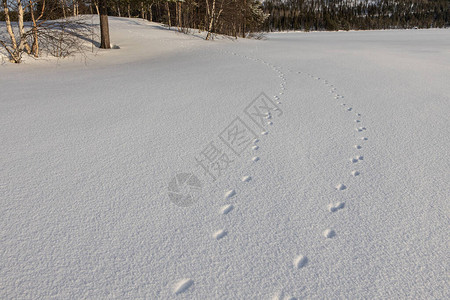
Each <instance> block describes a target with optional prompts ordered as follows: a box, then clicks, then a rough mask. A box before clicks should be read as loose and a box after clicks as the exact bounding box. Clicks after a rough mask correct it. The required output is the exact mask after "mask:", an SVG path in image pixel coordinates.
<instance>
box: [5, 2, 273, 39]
mask: <svg viewBox="0 0 450 300" xmlns="http://www.w3.org/2000/svg"><path fill="white" fill-rule="evenodd" d="M1 1H7V0H1ZM17 1H19V0H17ZM8 2H9V3H10V6H11V7H15V6H16V5H14V2H16V0H14V1H12V0H8ZM34 3H35V4H34V6H35V7H36V9H37V10H39V8H37V6H40V7H42V6H43V5H45V7H46V8H45V11H44V16H43V18H44V19H59V18H66V17H69V16H77V15H79V14H92V13H94V14H98V13H99V9H98V0H92V1H90V0H87V1H84V0H34ZM107 7H108V15H109V16H119V17H129V18H132V17H136V18H142V19H147V20H149V21H154V22H161V23H164V24H167V25H168V26H170V27H172V26H173V27H177V28H179V30H180V31H187V30H188V28H192V29H200V30H204V31H207V32H208V38H210V37H211V34H213V33H219V34H226V35H230V36H236V37H237V36H240V37H245V36H246V35H247V34H248V33H250V32H254V31H259V30H260V29H261V28H262V27H263V25H264V22H265V21H266V19H267V18H268V15H266V14H265V13H264V12H263V9H262V5H261V3H260V2H259V1H258V0H178V1H177V0H143V1H141V0H108V1H107ZM10 18H11V20H12V21H16V19H17V11H16V10H14V9H12V10H10ZM4 19H5V18H4V13H3V12H2V13H0V20H3V21H4ZM24 20H25V21H29V20H31V17H30V13H29V12H25V14H24Z"/></svg>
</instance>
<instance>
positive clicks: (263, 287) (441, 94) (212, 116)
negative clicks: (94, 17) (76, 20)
mask: <svg viewBox="0 0 450 300" xmlns="http://www.w3.org/2000/svg"><path fill="white" fill-rule="evenodd" d="M111 27H112V29H111V33H112V40H113V43H114V44H117V45H118V46H119V47H120V49H118V50H110V51H100V52H99V54H98V55H97V56H92V57H90V58H89V60H88V61H87V64H84V63H82V62H79V61H60V62H59V64H58V65H55V64H54V63H53V62H50V63H49V62H47V61H44V62H42V61H37V62H35V61H27V62H26V63H25V64H23V65H19V66H16V65H10V64H4V65H3V66H0V91H1V97H0V105H1V108H0V122H1V123H0V137H1V143H0V151H1V156H0V159H1V160H0V199H1V200H0V201H1V202H0V204H1V205H0V216H1V217H0V228H1V230H0V234H1V235H0V245H1V246H0V282H1V287H0V298H2V299H9V298H22V299H23V298H29V299H38V298H59V299H69V298H90V299H101V298H119V299H125V298H147V299H272V298H273V299H294V298H296V299H303V298H306V299H310V298H318V299H355V298H366V299H376V298H389V299H398V298H410V299H448V298H449V297H450V295H449V285H448V269H449V252H448V247H447V246H448V236H450V232H449V228H450V226H449V225H450V224H449V211H450V210H449V195H450V191H449V182H450V176H449V170H450V164H449V149H450V122H449V116H450V107H449V100H450V98H449V95H450V84H449V83H450V31H448V30H414V31H373V32H332V33H326V32H323V33H279V34H269V35H268V36H267V40H264V41H253V40H239V41H237V42H232V41H229V40H226V39H223V40H220V41H214V42H204V41H202V40H200V39H198V38H196V37H192V36H186V35H181V34H177V33H174V32H173V31H168V30H165V29H164V28H162V27H160V26H158V25H157V24H154V23H146V22H144V21H139V20H128V19H120V18H111ZM261 92H264V93H266V94H267V95H268V96H269V97H271V98H272V99H273V101H274V103H275V104H276V105H278V108H277V109H273V110H272V111H270V112H269V113H268V114H264V115H263V117H262V118H261V120H263V122H262V123H260V124H259V125H257V124H256V123H254V122H252V121H251V120H250V118H249V117H248V116H246V114H245V113H244V111H245V109H246V107H247V106H248V105H249V103H250V102H251V101H252V100H253V99H255V98H256V97H257V96H258V95H259V94H260V93H261ZM280 112H282V115H279V113H280ZM236 116H239V117H240V118H241V120H242V121H244V122H245V124H247V125H248V126H249V128H250V129H251V130H252V131H253V132H254V133H255V134H256V137H254V140H253V141H252V142H250V143H249V144H248V145H247V144H245V149H244V150H243V151H242V152H241V153H240V154H239V155H235V154H233V155H234V156H231V155H232V154H230V157H232V159H233V160H234V162H233V163H232V164H230V166H229V167H228V168H227V169H226V170H225V171H223V172H222V174H221V175H220V176H219V177H218V178H217V179H216V180H215V181H213V180H212V179H211V178H210V176H208V175H207V174H205V173H204V172H203V171H202V169H201V168H199V167H196V161H195V157H196V156H198V155H199V154H200V153H201V152H202V151H203V150H204V149H205V147H206V146H207V145H208V144H209V143H210V142H211V141H217V140H218V136H219V135H220V133H221V132H223V129H224V128H226V127H227V126H228V125H229V124H230V123H231V122H232V121H233V120H235V118H236ZM269 120H270V121H269ZM267 122H270V124H266V123H267ZM219 141H220V140H219ZM255 145H257V146H258V147H253V146H255ZM355 145H356V147H355ZM225 148H226V147H225V146H223V144H222V146H221V149H222V150H224V151H225ZM256 158H257V159H256ZM180 172H187V173H183V174H188V175H187V176H191V175H190V174H191V173H189V172H193V173H195V176H197V177H198V179H199V180H200V181H201V182H202V188H201V193H200V196H198V198H195V199H194V197H192V198H191V199H190V200H192V201H193V204H192V205H190V206H188V207H180V206H177V205H175V204H174V203H173V202H171V200H170V199H169V197H168V193H167V191H168V183H169V182H171V180H172V178H174V176H175V175H176V174H179V173H180ZM189 178H194V177H189ZM174 182H175V183H177V181H174ZM183 182H184V181H183ZM176 188H177V187H173V189H176ZM183 188H186V186H184V187H183ZM187 188H188V190H180V191H179V193H186V192H187V191H189V185H188V186H187ZM231 191H232V192H231ZM175 192H177V191H175ZM194 200H195V201H194Z"/></svg>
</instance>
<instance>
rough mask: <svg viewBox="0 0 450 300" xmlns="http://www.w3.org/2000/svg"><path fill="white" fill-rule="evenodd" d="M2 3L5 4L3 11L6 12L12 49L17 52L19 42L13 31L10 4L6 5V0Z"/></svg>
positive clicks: (7, 28)
mask: <svg viewBox="0 0 450 300" xmlns="http://www.w3.org/2000/svg"><path fill="white" fill-rule="evenodd" d="M2 2H3V11H4V12H5V23H6V30H7V31H8V34H9V38H10V39H11V44H12V48H13V50H14V51H16V50H17V41H16V36H15V35H14V32H13V30H12V26H11V19H10V18H9V9H8V4H7V3H6V0H3V1H2Z"/></svg>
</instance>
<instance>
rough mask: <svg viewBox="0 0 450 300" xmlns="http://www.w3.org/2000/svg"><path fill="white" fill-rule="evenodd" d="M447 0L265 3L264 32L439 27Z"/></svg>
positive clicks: (447, 19)
mask: <svg viewBox="0 0 450 300" xmlns="http://www.w3.org/2000/svg"><path fill="white" fill-rule="evenodd" d="M449 8H450V1H449V0H265V1H264V3H263V9H264V12H265V13H267V14H269V17H268V19H267V20H266V22H265V23H264V26H263V28H264V30H265V31H285V30H304V31H310V30H350V29H355V30H368V29H396V28H402V29H404V28H414V27H417V28H442V27H449V26H450V12H449Z"/></svg>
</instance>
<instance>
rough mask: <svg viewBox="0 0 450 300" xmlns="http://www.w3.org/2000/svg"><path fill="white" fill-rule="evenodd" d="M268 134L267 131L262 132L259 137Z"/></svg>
mask: <svg viewBox="0 0 450 300" xmlns="http://www.w3.org/2000/svg"><path fill="white" fill-rule="evenodd" d="M268 134H269V132H268V131H263V132H261V135H268Z"/></svg>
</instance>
